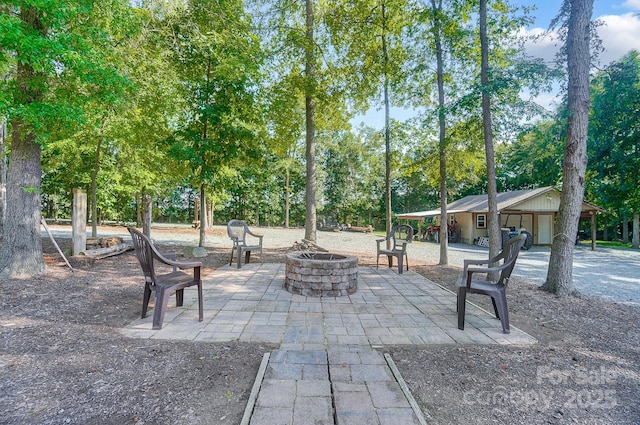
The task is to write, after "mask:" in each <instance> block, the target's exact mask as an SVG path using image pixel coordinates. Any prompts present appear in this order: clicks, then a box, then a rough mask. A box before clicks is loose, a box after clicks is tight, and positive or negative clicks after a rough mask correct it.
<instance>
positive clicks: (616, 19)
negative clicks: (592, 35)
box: [598, 0, 640, 66]
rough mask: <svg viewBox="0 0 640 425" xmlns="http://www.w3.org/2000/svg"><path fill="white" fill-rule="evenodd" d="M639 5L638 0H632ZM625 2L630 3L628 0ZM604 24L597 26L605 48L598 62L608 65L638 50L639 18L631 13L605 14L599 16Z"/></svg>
mask: <svg viewBox="0 0 640 425" xmlns="http://www.w3.org/2000/svg"><path fill="white" fill-rule="evenodd" d="M633 2H635V3H637V4H638V5H640V0H633ZM627 3H631V0H629V1H628V2H627ZM599 19H600V20H601V21H602V22H603V23H604V25H602V26H600V27H598V35H599V36H600V39H601V40H602V45H603V47H604V49H605V51H604V52H602V53H601V54H600V64H601V65H602V66H605V65H608V64H609V63H611V62H612V61H616V60H619V59H620V58H622V56H624V55H626V54H627V53H629V51H630V50H632V49H635V50H638V51H640V18H639V17H637V16H635V15H634V14H633V13H626V14H624V15H605V16H601V17H600V18H599Z"/></svg>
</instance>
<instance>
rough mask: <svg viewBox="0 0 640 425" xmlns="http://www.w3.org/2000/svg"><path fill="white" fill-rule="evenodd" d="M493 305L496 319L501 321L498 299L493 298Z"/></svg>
mask: <svg viewBox="0 0 640 425" xmlns="http://www.w3.org/2000/svg"><path fill="white" fill-rule="evenodd" d="M491 303H492V304H493V311H494V313H496V319H500V312H499V311H498V306H497V305H496V299H495V298H493V297H491Z"/></svg>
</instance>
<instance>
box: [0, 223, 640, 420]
mask: <svg viewBox="0 0 640 425" xmlns="http://www.w3.org/2000/svg"><path fill="white" fill-rule="evenodd" d="M154 231H155V230H154ZM59 242H61V245H62V247H63V249H64V248H65V247H68V244H69V243H70V241H68V240H64V239H63V240H61V241H59ZM65 245H67V246H65ZM43 247H44V251H45V252H46V253H48V254H49V257H51V258H52V259H53V262H52V263H51V264H50V267H49V270H48V272H47V274H46V275H44V276H41V277H38V278H35V279H29V280H20V279H15V280H6V281H3V282H0V424H113V425H120V424H176V425H180V424H205V423H206V424H233V425H237V424H239V423H240V420H241V418H242V414H243V411H244V408H245V404H246V401H247V399H248V396H249V393H250V391H251V387H252V385H253V382H254V379H255V376H256V372H257V370H258V367H259V364H260V361H261V359H262V355H263V354H264V353H265V352H268V351H271V350H273V349H274V348H276V347H274V346H269V345H265V344H262V345H257V344H241V343H203V342H189V341H163V340H142V339H130V338H126V337H124V336H122V335H121V334H120V333H119V332H118V329H119V328H120V327H122V326H123V325H125V324H127V323H129V322H131V321H132V320H134V319H135V318H137V317H138V316H139V314H140V308H141V303H142V285H141V277H142V275H141V271H140V269H139V266H138V264H137V260H136V259H135V257H134V255H133V253H132V252H128V253H125V254H122V255H119V256H117V257H111V258H107V259H103V260H99V261H96V262H95V263H93V264H89V263H83V264H76V271H75V272H74V273H71V272H70V271H69V269H68V268H66V266H65V265H64V263H63V262H62V261H61V258H60V257H59V256H58V255H57V254H56V251H55V248H54V247H53V245H52V244H51V243H50V241H49V240H48V239H43ZM159 248H160V249H161V250H163V248H165V249H164V250H165V251H166V250H167V248H168V247H163V246H159ZM170 250H172V251H175V250H176V247H175V246H171V247H170ZM207 250H208V254H209V255H208V257H206V258H205V259H203V263H204V266H205V272H204V273H205V274H206V273H207V272H210V271H212V270H213V269H215V268H216V267H219V266H220V265H222V264H224V263H225V262H226V261H227V258H228V257H227V256H228V254H229V253H228V249H215V248H208V249H207ZM283 254H284V250H268V249H267V250H266V252H265V261H273V262H281V261H282V255H283ZM350 254H352V255H356V256H357V257H358V258H359V261H360V264H361V265H371V264H375V256H374V255H371V254H369V253H367V254H363V253H359V252H358V253H350ZM412 268H413V270H415V271H417V272H418V273H420V274H422V275H424V276H425V277H427V278H429V279H431V280H433V281H434V282H437V283H439V284H441V285H443V286H445V287H447V288H450V289H454V288H455V281H456V279H457V278H458V276H459V274H460V270H459V269H457V268H453V267H439V266H432V265H426V264H423V265H414V264H412ZM470 297H473V295H472V296H470ZM508 298H509V310H510V314H511V323H512V325H514V326H517V327H519V328H521V329H523V330H525V331H526V332H528V333H530V334H531V335H533V336H534V337H536V338H537V339H538V341H539V342H538V344H536V345H534V346H509V347H503V346H479V345H444V346H443V345H439V346H419V347H418V346H398V347H386V348H385V351H386V352H389V353H391V355H392V356H393V359H394V360H395V362H396V364H397V366H398V368H399V369H400V371H401V373H402V376H403V377H404V379H405V380H406V382H407V384H408V385H409V387H410V389H411V391H412V393H413V395H414V397H415V398H416V400H417V402H418V404H419V405H420V406H421V407H422V409H423V410H424V411H425V413H426V414H427V415H429V422H430V423H437V424H456V423H467V424H489V423H490V424H494V423H498V424H514V423H526V424H543V423H544V424H564V423H579V424H640V404H639V403H638V400H640V331H639V329H638V328H639V326H640V320H639V314H640V308H638V307H635V306H628V305H624V304H617V303H610V302H606V301H601V300H597V299H589V298H585V297H569V298H564V299H560V298H557V297H554V296H552V295H550V294H547V293H545V292H542V291H540V290H538V289H537V288H536V287H535V286H533V285H531V284H528V283H527V282H524V281H518V280H516V281H514V282H512V287H510V289H509V291H508ZM471 301H473V302H476V303H477V304H480V305H483V306H484V307H485V308H487V307H490V306H489V305H488V304H487V303H486V300H484V299H483V297H479V296H476V297H474V298H472V299H471ZM497 326H498V324H497ZM274 425H275V424H274Z"/></svg>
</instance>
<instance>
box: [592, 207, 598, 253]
mask: <svg viewBox="0 0 640 425" xmlns="http://www.w3.org/2000/svg"><path fill="white" fill-rule="evenodd" d="M596 215H597V212H595V211H591V251H595V250H596Z"/></svg>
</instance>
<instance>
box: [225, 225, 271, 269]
mask: <svg viewBox="0 0 640 425" xmlns="http://www.w3.org/2000/svg"><path fill="white" fill-rule="evenodd" d="M227 234H228V235H229V238H230V239H231V241H232V242H233V247H232V248H231V258H230V259H229V265H231V263H233V251H234V250H235V251H236V260H237V263H238V268H240V267H242V254H243V253H244V254H245V263H249V261H250V259H251V252H252V251H258V252H259V253H260V260H261V261H262V238H263V235H258V234H255V233H253V232H251V230H249V226H247V223H246V222H245V221H243V220H231V221H230V222H229V223H227ZM247 235H249V236H251V237H252V239H249V241H248V240H247ZM256 238H257V241H256V240H255V239H256ZM250 243H251V244H250Z"/></svg>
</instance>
